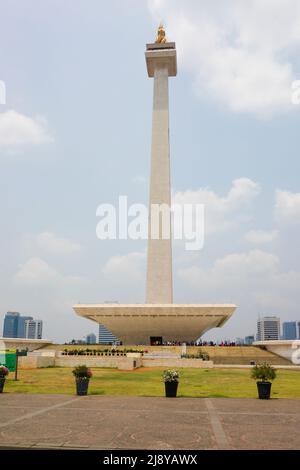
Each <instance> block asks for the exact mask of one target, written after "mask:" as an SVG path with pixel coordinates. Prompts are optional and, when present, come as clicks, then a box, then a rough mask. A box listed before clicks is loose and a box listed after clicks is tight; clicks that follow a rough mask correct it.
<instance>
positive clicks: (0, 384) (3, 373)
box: [0, 366, 9, 393]
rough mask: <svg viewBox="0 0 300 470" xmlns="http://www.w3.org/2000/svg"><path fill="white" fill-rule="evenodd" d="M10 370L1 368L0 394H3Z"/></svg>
mask: <svg viewBox="0 0 300 470" xmlns="http://www.w3.org/2000/svg"><path fill="white" fill-rule="evenodd" d="M8 373H9V370H8V368H7V367H5V366H0V393H2V392H3V388H4V384H5V379H6V376H7V375H8Z"/></svg>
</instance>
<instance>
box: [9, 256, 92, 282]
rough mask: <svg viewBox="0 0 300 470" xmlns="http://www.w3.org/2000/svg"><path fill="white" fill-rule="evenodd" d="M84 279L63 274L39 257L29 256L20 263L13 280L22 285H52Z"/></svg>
mask: <svg viewBox="0 0 300 470" xmlns="http://www.w3.org/2000/svg"><path fill="white" fill-rule="evenodd" d="M83 280H84V279H83V278H82V277H79V276H65V275H62V274H60V273H59V272H58V271H56V270H55V269H54V268H52V267H51V266H49V264H48V263H46V261H44V260H42V259H41V258H30V259H29V260H27V261H26V262H25V263H24V264H20V265H19V267H18V271H17V273H16V274H15V276H14V282H15V283H16V284H18V285H24V286H43V285H45V286H52V285H59V284H62V283H63V284H78V283H80V282H82V281H83Z"/></svg>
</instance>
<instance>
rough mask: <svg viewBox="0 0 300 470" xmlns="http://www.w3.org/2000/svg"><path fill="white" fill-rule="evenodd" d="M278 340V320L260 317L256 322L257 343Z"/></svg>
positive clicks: (276, 318)
mask: <svg viewBox="0 0 300 470" xmlns="http://www.w3.org/2000/svg"><path fill="white" fill-rule="evenodd" d="M278 339H280V318H278V317H275V316H274V317H272V316H270V317H262V318H259V319H258V321H257V341H271V340H278Z"/></svg>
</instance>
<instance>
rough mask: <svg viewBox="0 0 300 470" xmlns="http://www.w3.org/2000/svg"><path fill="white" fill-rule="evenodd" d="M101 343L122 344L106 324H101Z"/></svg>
mask: <svg viewBox="0 0 300 470" xmlns="http://www.w3.org/2000/svg"><path fill="white" fill-rule="evenodd" d="M99 344H111V345H112V344H115V345H118V344H120V341H119V340H118V338H116V336H114V335H113V334H112V333H111V332H110V331H109V330H108V329H107V328H105V326H104V325H99Z"/></svg>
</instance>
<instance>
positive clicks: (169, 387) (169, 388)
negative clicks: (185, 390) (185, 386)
mask: <svg viewBox="0 0 300 470" xmlns="http://www.w3.org/2000/svg"><path fill="white" fill-rule="evenodd" d="M163 380H164V382H165V392H166V397H169V398H171V397H176V395H177V388H178V382H179V372H178V371H177V370H172V369H168V370H165V371H164V372H163Z"/></svg>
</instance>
